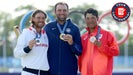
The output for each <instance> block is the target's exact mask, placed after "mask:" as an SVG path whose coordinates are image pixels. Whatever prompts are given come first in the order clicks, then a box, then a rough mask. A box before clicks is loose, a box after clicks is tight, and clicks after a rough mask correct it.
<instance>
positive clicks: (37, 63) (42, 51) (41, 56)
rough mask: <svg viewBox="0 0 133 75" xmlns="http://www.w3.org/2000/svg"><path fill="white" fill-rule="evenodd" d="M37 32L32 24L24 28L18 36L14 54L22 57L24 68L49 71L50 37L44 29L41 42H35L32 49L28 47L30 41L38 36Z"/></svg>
mask: <svg viewBox="0 0 133 75" xmlns="http://www.w3.org/2000/svg"><path fill="white" fill-rule="evenodd" d="M36 33H37V32H36V30H35V29H34V28H33V27H32V26H31V27H29V28H26V29H23V32H22V33H21V34H20V36H19V37H18V41H17V45H16V47H15V49H14V56H15V57H17V58H21V64H22V67H23V68H24V67H26V68H31V69H38V70H44V71H48V70H49V64H48V59H47V50H48V38H47V35H46V33H45V32H44V30H42V32H41V36H40V44H35V45H34V46H33V48H32V49H31V50H30V48H29V47H28V44H29V41H30V40H33V39H35V38H36Z"/></svg>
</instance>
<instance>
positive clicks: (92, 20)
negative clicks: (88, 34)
mask: <svg viewBox="0 0 133 75" xmlns="http://www.w3.org/2000/svg"><path fill="white" fill-rule="evenodd" d="M97 20H98V19H97V17H96V16H94V15H92V14H91V13H87V14H86V16H85V22H86V24H87V27H89V28H90V29H94V28H95V27H96V26H97Z"/></svg>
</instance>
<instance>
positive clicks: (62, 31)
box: [57, 21, 68, 34]
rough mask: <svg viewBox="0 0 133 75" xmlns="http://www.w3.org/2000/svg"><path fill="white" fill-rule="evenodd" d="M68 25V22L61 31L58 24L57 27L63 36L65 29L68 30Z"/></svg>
mask: <svg viewBox="0 0 133 75" xmlns="http://www.w3.org/2000/svg"><path fill="white" fill-rule="evenodd" d="M67 24H68V22H67V21H66V23H65V25H64V27H63V29H61V27H60V25H59V23H57V27H58V29H59V32H60V33H61V34H63V33H64V32H65V29H66V26H67Z"/></svg>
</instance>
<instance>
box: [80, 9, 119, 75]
mask: <svg viewBox="0 0 133 75" xmlns="http://www.w3.org/2000/svg"><path fill="white" fill-rule="evenodd" d="M84 17H85V22H86V25H87V27H86V30H87V32H86V33H85V34H83V35H82V46H83V52H82V55H81V56H79V61H78V64H79V70H80V72H81V75H112V70H113V57H114V56H118V54H119V47H118V44H117V41H116V38H115V36H114V35H113V34H112V33H111V32H109V31H107V30H104V29H102V28H101V27H100V26H99V25H98V23H97V21H98V11H97V10H95V9H93V8H89V9H87V10H86V11H85V13H84Z"/></svg>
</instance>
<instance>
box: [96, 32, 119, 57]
mask: <svg viewBox="0 0 133 75" xmlns="http://www.w3.org/2000/svg"><path fill="white" fill-rule="evenodd" d="M98 50H99V51H100V52H103V53H104V54H105V55H108V56H118V55H119V47H118V44H117V41H116V38H115V36H114V35H113V34H112V33H111V32H108V33H107V44H105V45H102V46H101V47H99V48H98Z"/></svg>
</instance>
